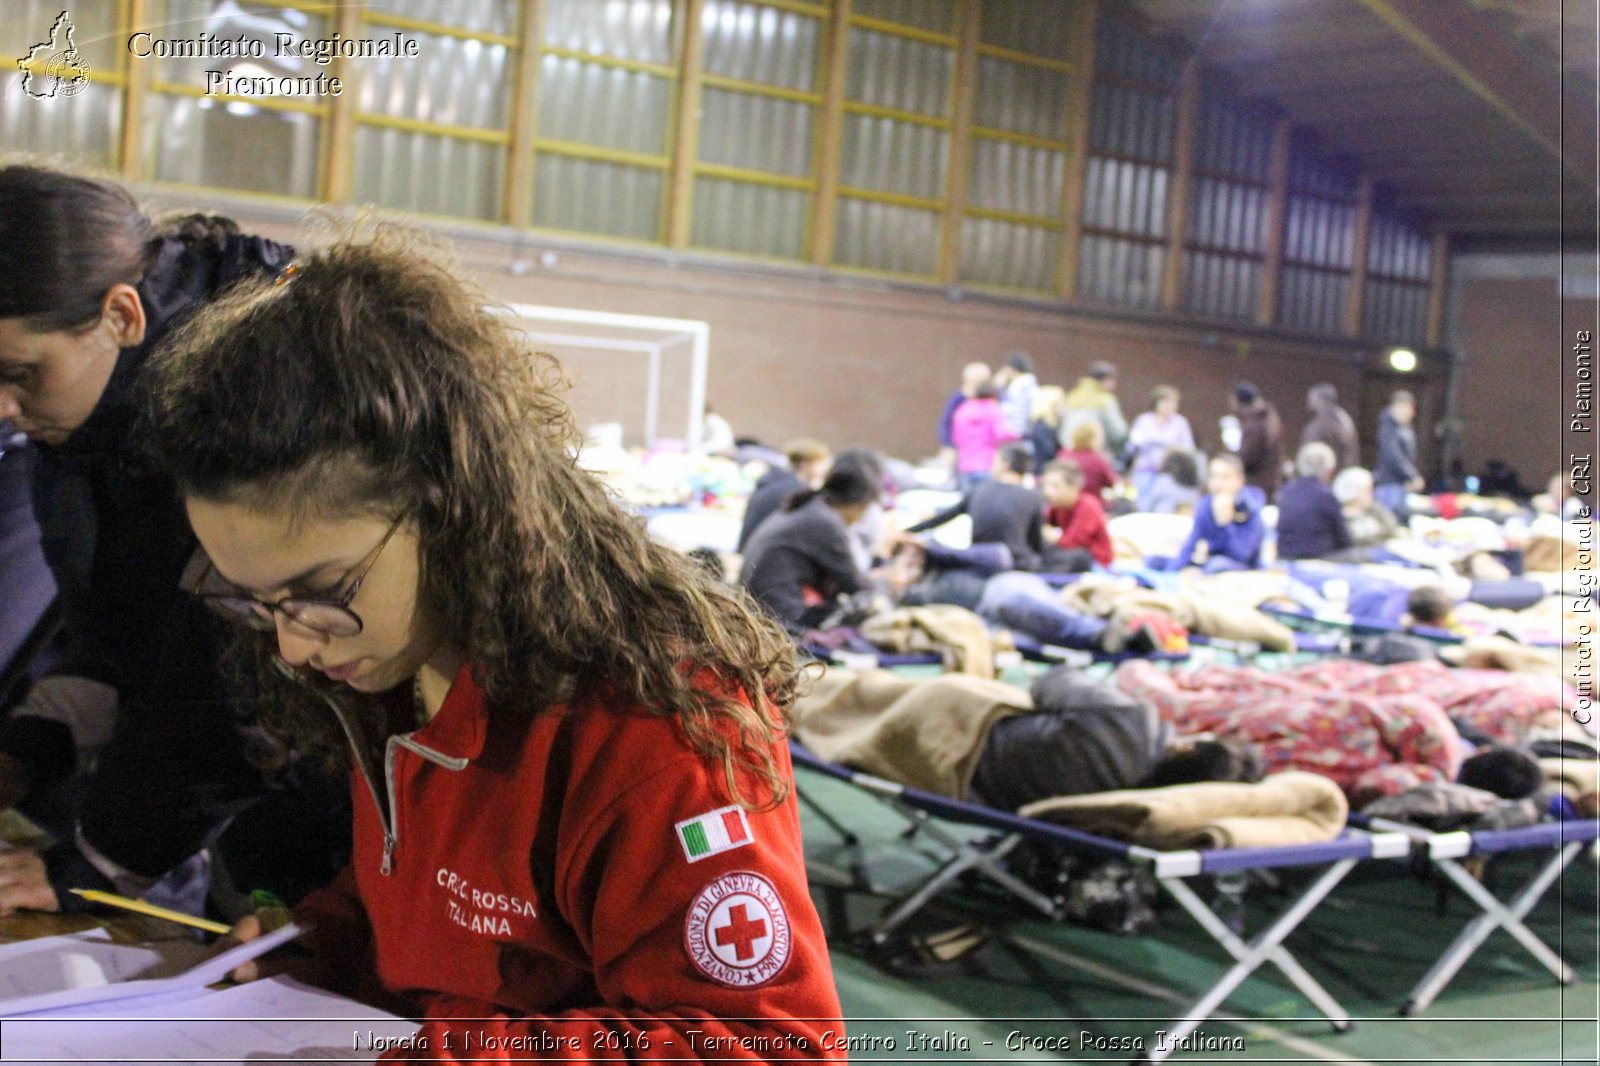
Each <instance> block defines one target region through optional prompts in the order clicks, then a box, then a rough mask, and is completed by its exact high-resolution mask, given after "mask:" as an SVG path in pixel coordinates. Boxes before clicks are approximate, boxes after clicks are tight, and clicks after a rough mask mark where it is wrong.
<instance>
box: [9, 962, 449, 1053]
mask: <svg viewBox="0 0 1600 1066" xmlns="http://www.w3.org/2000/svg"><path fill="white" fill-rule="evenodd" d="M100 1006H101V1007H107V1006H109V1005H108V1004H100ZM122 1006H123V1008H124V1009H122V1010H120V1011H116V1012H107V1013H104V1014H99V1015H97V1016H85V1015H84V1014H82V1013H81V1012H76V1011H75V1012H72V1017H73V1019H75V1020H66V1019H65V1018H64V1017H63V1016H64V1015H67V1014H68V1013H69V1012H67V1011H57V1012H54V1013H52V1014H49V1015H32V1016H30V1017H27V1018H12V1019H8V1020H6V1021H4V1022H0V1037H3V1040H0V1062H4V1063H8V1064H9V1063H32V1062H56V1063H60V1062H83V1063H90V1062H92V1063H111V1062H127V1061H136V1060H143V1061H146V1062H150V1061H155V1062H164V1061H169V1060H177V1061H182V1060H189V1061H195V1060H198V1061H202V1062H206V1063H210V1064H217V1066H229V1064H233V1063H239V1064H244V1063H250V1062H315V1061H318V1060H328V1059H333V1060H337V1061H347V1062H370V1061H373V1060H374V1059H376V1058H377V1057H378V1055H379V1053H380V1052H381V1051H382V1050H383V1049H384V1048H385V1047H388V1046H393V1042H397V1041H400V1040H404V1039H405V1038H407V1037H409V1036H411V1035H412V1034H414V1033H415V1032H416V1030H417V1025H416V1023H415V1022H410V1021H406V1020H405V1019H403V1018H396V1017H395V1016H394V1015H392V1014H387V1013H385V1012H383V1011H380V1010H377V1009H375V1008H372V1007H367V1006H364V1005H362V1004H360V1003H357V1002H355V1001H353V1000H349V999H345V998H343V997H341V996H336V995H333V994H332V993H330V992H324V991H322V990H321V989H316V988H312V987H310V986H308V985H303V984H300V983H299V982H297V981H294V980H292V979H290V978H287V977H274V978H269V979H267V980H263V981H254V982H251V983H250V984H246V985H239V986H237V987H235V988H228V989H224V990H222V991H220V992H209V991H206V990H204V989H201V990H199V991H198V992H197V993H195V994H193V995H191V996H190V997H189V998H187V999H183V998H181V997H176V996H170V997H169V996H163V997H152V998H141V999H138V1000H129V1001H124V1002H123V1004H122Z"/></svg>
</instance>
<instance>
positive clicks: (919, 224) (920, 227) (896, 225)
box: [833, 197, 940, 275]
mask: <svg viewBox="0 0 1600 1066" xmlns="http://www.w3.org/2000/svg"><path fill="white" fill-rule="evenodd" d="M939 222H940V218H939V216H938V215H937V214H935V213H934V212H932V211H918V210H916V209H915V208H908V207H898V206H895V205H894V204H881V203H874V202H872V201H869V200H856V199H853V198H850V197H843V198H841V199H840V200H839V221H838V236H837V238H836V239H835V241H834V250H833V257H834V261H835V262H837V263H844V264H848V265H850V266H859V267H868V268H871V269H873V270H892V271H896V272H898V273H902V274H927V275H931V274H933V273H935V272H936V271H937V269H938V265H939Z"/></svg>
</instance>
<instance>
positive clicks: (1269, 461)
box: [1238, 400, 1283, 497]
mask: <svg viewBox="0 0 1600 1066" xmlns="http://www.w3.org/2000/svg"><path fill="white" fill-rule="evenodd" d="M1238 415H1239V430H1240V440H1239V461H1240V462H1242V463H1243V464H1244V479H1245V481H1246V482H1248V483H1249V484H1251V485H1254V486H1255V487H1256V488H1258V489H1260V490H1261V491H1262V492H1264V493H1265V494H1266V495H1267V496H1268V497H1271V496H1272V495H1273V494H1274V493H1276V492H1277V491H1278V481H1279V479H1280V478H1281V477H1282V476H1283V420H1282V419H1280V418H1279V417H1278V409H1277V408H1276V407H1273V406H1272V405H1271V404H1270V403H1268V402H1267V401H1265V400H1257V401H1256V402H1255V403H1253V404H1251V405H1250V406H1249V407H1243V408H1240V409H1239V412H1238Z"/></svg>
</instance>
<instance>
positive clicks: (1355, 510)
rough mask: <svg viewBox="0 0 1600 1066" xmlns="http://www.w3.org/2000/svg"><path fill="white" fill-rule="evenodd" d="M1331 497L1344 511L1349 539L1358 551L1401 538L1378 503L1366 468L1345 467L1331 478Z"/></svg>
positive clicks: (1392, 515) (1388, 514) (1381, 505)
mask: <svg viewBox="0 0 1600 1066" xmlns="http://www.w3.org/2000/svg"><path fill="white" fill-rule="evenodd" d="M1333 496H1334V499H1336V500H1338V501H1339V507H1340V509H1341V510H1342V511H1343V512H1344V522H1345V526H1346V527H1347V528H1348V529H1349V530H1350V540H1351V542H1352V543H1353V544H1354V545H1355V546H1356V547H1357V548H1372V547H1376V546H1377V545H1380V544H1382V543H1383V542H1384V541H1386V540H1388V539H1390V538H1391V537H1397V536H1399V535H1400V532H1401V527H1400V523H1399V522H1397V521H1395V517H1394V514H1393V513H1391V512H1390V510H1389V509H1388V508H1387V507H1385V506H1384V505H1383V504H1381V503H1379V502H1378V501H1377V498H1376V497H1375V495H1374V493H1373V484H1372V474H1371V472H1370V471H1368V470H1367V469H1366V468H1365V467H1360V466H1347V467H1345V468H1344V469H1343V470H1341V471H1339V476H1338V477H1336V478H1334V479H1333Z"/></svg>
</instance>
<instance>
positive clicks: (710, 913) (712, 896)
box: [683, 871, 789, 988]
mask: <svg viewBox="0 0 1600 1066" xmlns="http://www.w3.org/2000/svg"><path fill="white" fill-rule="evenodd" d="M683 940H684V947H685V948H686V949H687V950H688V952H689V958H690V959H692V960H694V964H695V967H696V968H697V969H698V970H699V971H700V972H701V973H703V974H705V975H706V976H707V977H709V978H711V979H712V980H713V981H716V982H717V983H718V984H724V985H728V986H729V987H731V988H749V987H753V986H755V985H763V984H766V983H767V982H768V981H770V980H772V979H773V978H774V977H776V976H777V975H778V971H779V970H782V969H783V965H784V963H786V962H788V961H789V916H788V914H787V913H785V912H784V909H783V901H782V900H780V899H779V898H778V890H777V889H775V888H773V887H772V882H771V881H768V880H767V879H766V878H765V877H762V876H761V875H760V874H756V873H750V872H748V871H740V872H738V873H731V874H723V875H722V876H721V877H719V878H717V879H716V880H715V881H713V882H711V883H710V884H709V885H707V886H706V887H705V888H703V889H701V890H700V894H699V895H697V896H696V897H695V898H694V902H692V903H690V904H689V913H688V916H687V917H686V919H685V921H684V930H683Z"/></svg>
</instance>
